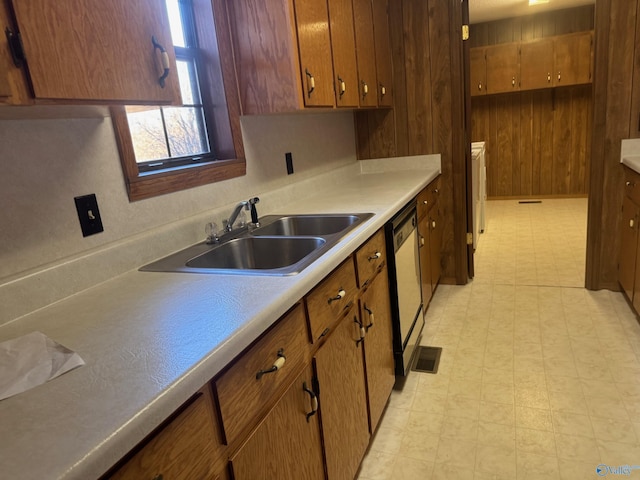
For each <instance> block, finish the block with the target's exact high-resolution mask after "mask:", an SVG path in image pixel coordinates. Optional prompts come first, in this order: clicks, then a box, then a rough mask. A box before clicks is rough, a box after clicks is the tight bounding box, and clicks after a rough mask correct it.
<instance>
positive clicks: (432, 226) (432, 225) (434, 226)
mask: <svg viewBox="0 0 640 480" xmlns="http://www.w3.org/2000/svg"><path fill="white" fill-rule="evenodd" d="M431 228H434V229H435V228H436V221H435V220H431Z"/></svg>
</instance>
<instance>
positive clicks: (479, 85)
mask: <svg viewBox="0 0 640 480" xmlns="http://www.w3.org/2000/svg"><path fill="white" fill-rule="evenodd" d="M478 90H479V91H482V83H479V84H478Z"/></svg>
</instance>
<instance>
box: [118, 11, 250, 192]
mask: <svg viewBox="0 0 640 480" xmlns="http://www.w3.org/2000/svg"><path fill="white" fill-rule="evenodd" d="M193 9H194V17H195V30H196V33H197V35H198V44H199V49H200V53H201V55H202V59H201V60H202V61H201V65H200V68H201V71H200V73H199V81H200V87H201V95H202V102H203V104H204V107H205V119H206V122H207V125H208V128H207V130H208V133H209V139H210V145H211V148H212V152H211V153H212V154H213V155H214V156H215V158H216V160H213V161H210V162H200V163H194V164H192V165H182V166H173V167H169V168H166V169H157V170H150V171H140V169H139V167H138V164H137V162H136V158H135V153H134V150H133V144H132V141H131V132H130V131H129V123H128V121H127V114H126V111H125V107H124V106H120V105H118V106H112V107H110V109H109V110H110V114H111V120H112V123H113V127H114V133H115V137H116V143H117V146H118V152H119V154H120V162H121V164H122V171H123V174H124V178H125V184H126V187H127V193H128V195H129V201H132V202H133V201H137V200H142V199H145V198H151V197H154V196H158V195H164V194H167V193H172V192H176V191H180V190H185V189H188V188H193V187H197V186H201V185H206V184H209V183H214V182H219V181H222V180H228V179H230V178H235V177H239V176H242V175H245V174H246V161H245V158H244V146H243V144H242V133H241V129H240V114H241V110H240V97H239V92H238V89H237V81H236V70H235V65H234V61H233V49H232V44H231V33H230V27H229V23H228V20H227V19H228V15H227V8H226V5H225V2H224V0H213V1H208V0H193ZM198 157H202V155H198Z"/></svg>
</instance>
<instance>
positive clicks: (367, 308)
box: [363, 305, 374, 332]
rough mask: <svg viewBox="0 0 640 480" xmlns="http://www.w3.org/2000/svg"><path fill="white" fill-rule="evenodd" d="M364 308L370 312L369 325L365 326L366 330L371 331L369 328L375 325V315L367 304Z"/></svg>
mask: <svg viewBox="0 0 640 480" xmlns="http://www.w3.org/2000/svg"><path fill="white" fill-rule="evenodd" d="M363 308H364V310H365V312H367V313H368V314H369V325H367V326H366V327H365V330H366V331H367V332H368V331H369V329H370V328H371V327H373V319H374V317H373V310H371V309H370V308H369V307H367V306H366V305H365V306H364V307H363Z"/></svg>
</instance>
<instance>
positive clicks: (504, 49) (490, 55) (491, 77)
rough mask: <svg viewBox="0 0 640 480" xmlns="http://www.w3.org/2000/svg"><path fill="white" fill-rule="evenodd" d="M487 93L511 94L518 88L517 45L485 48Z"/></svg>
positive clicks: (518, 62)
mask: <svg viewBox="0 0 640 480" xmlns="http://www.w3.org/2000/svg"><path fill="white" fill-rule="evenodd" d="M485 56H486V60H487V93H504V92H513V91H515V90H519V88H520V56H519V44H517V43H506V44H504V45H494V46H491V47H486V50H485Z"/></svg>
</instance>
